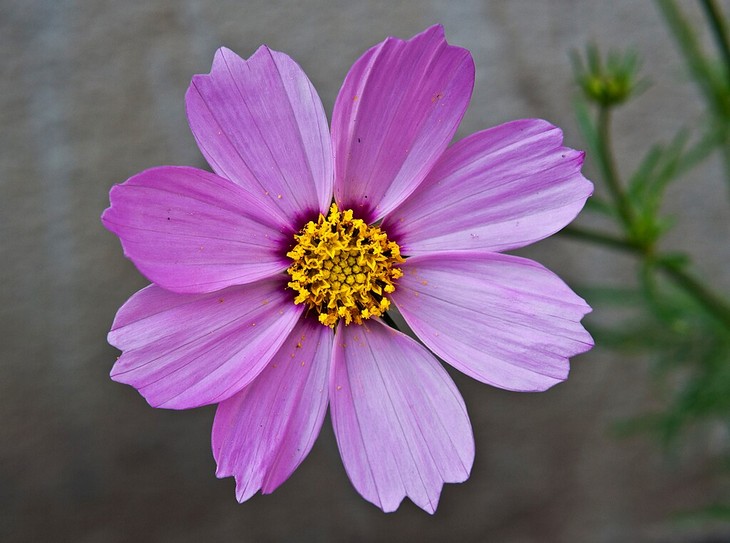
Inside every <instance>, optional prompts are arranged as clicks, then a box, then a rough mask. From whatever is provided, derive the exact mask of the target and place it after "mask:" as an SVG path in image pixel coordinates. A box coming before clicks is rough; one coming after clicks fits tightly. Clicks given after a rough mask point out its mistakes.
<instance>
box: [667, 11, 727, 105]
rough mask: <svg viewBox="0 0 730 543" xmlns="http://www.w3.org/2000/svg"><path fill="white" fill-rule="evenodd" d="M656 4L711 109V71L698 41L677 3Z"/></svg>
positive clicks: (713, 95)
mask: <svg viewBox="0 0 730 543" xmlns="http://www.w3.org/2000/svg"><path fill="white" fill-rule="evenodd" d="M657 6H658V7H659V10H660V11H661V12H662V15H663V16H664V20H665V21H666V22H667V25H668V26H669V29H670V30H671V32H672V34H673V35H674V39H675V40H676V41H677V44H678V45H679V50H680V51H681V53H682V54H683V55H684V59H685V61H686V62H687V65H688V66H689V69H690V71H691V72H692V75H693V76H694V78H693V79H694V80H695V81H696V82H697V84H698V85H699V87H700V90H701V91H702V93H703V94H704V95H705V99H706V100H707V103H708V104H710V105H711V107H712V108H713V109H715V108H717V102H716V97H715V92H714V88H713V85H712V73H711V71H710V68H709V67H708V65H707V62H706V61H705V55H704V54H703V52H702V49H701V48H700V45H699V42H698V41H697V38H696V36H695V34H694V31H693V30H692V27H691V26H690V24H689V23H688V22H687V19H686V18H685V17H684V15H683V14H682V12H681V11H679V8H678V7H677V4H676V3H675V2H674V1H672V0H657Z"/></svg>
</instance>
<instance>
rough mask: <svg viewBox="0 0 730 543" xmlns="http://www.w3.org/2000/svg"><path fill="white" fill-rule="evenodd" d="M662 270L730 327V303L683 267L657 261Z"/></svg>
mask: <svg viewBox="0 0 730 543" xmlns="http://www.w3.org/2000/svg"><path fill="white" fill-rule="evenodd" d="M657 265H658V267H659V269H660V270H661V271H663V272H664V274H665V275H667V276H668V277H669V278H671V279H672V280H673V281H674V283H675V284H677V285H678V286H680V287H682V288H683V289H684V290H685V292H687V293H689V294H691V295H692V296H693V297H694V298H695V300H697V301H698V302H699V303H700V304H701V305H702V306H703V307H704V308H705V309H706V310H707V312H708V313H710V314H711V315H713V316H714V317H715V318H717V319H718V320H719V321H720V322H722V323H723V324H724V325H725V326H726V327H727V328H729V329H730V305H728V304H727V303H726V302H725V301H724V300H722V299H721V298H719V297H717V296H716V295H715V293H714V292H712V291H710V290H709V289H707V288H706V287H705V286H704V285H703V284H702V283H701V282H700V281H698V280H697V279H695V278H694V277H693V276H692V275H690V274H689V273H687V272H685V271H684V270H682V269H681V268H678V267H677V266H675V265H672V264H670V263H668V262H661V261H659V262H657Z"/></svg>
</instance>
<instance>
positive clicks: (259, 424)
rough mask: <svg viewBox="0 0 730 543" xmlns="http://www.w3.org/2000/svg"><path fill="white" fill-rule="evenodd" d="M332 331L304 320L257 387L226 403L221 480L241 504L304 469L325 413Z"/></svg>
mask: <svg viewBox="0 0 730 543" xmlns="http://www.w3.org/2000/svg"><path fill="white" fill-rule="evenodd" d="M332 339H333V335H332V330H330V328H328V327H326V326H322V325H321V324H319V323H318V322H317V321H316V320H312V319H302V320H300V321H299V323H298V324H297V326H296V327H295V328H294V330H292V332H291V334H290V335H289V337H288V338H287V340H286V342H285V343H284V345H282V347H281V349H279V352H277V353H276V356H274V358H272V359H271V361H270V362H269V364H268V365H267V366H266V368H264V369H263V371H262V372H261V373H260V374H259V375H258V377H256V379H255V380H254V382H253V383H251V384H250V385H249V386H247V387H246V388H244V389H243V390H242V391H241V392H239V393H238V394H236V395H235V396H233V397H231V398H229V399H227V400H225V401H223V402H222V403H221V404H220V405H219V406H218V410H217V411H216V414H215V422H214V423H213V437H212V441H213V455H214V456H215V460H216V462H217V464H218V470H217V471H216V474H217V475H218V477H228V476H231V475H233V476H234V477H235V478H236V497H237V498H238V501H239V502H243V501H245V500H247V499H249V498H250V497H251V496H253V495H254V494H255V493H256V492H257V491H258V490H259V489H261V491H262V492H263V493H264V494H268V493H271V492H273V491H274V490H275V489H276V488H277V487H278V486H279V485H280V484H282V483H283V482H284V481H286V479H288V478H289V476H290V475H291V474H292V473H293V472H294V470H295V469H296V468H297V467H298V466H299V464H301V463H302V460H304V458H305V457H306V456H307V454H309V451H310V450H311V448H312V445H314V441H315V439H317V435H319V430H320V428H321V427H322V421H323V420H324V416H325V413H326V412H327V377H328V375H329V367H330V356H331V353H332Z"/></svg>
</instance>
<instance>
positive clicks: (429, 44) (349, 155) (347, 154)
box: [332, 26, 474, 222]
mask: <svg viewBox="0 0 730 543" xmlns="http://www.w3.org/2000/svg"><path fill="white" fill-rule="evenodd" d="M473 85H474V62H473V61H472V58H471V55H470V54H469V51H467V50H466V49H461V48H459V47H453V46H450V45H448V44H447V43H446V39H445V38H444V30H443V28H442V27H441V26H433V27H431V28H429V29H428V30H426V31H424V32H422V33H421V34H418V35H417V36H415V37H413V38H411V39H410V40H408V41H403V40H399V39H397V38H388V39H387V40H385V41H384V42H382V43H380V44H378V45H376V46H375V47H373V48H371V49H370V50H369V51H367V52H366V53H365V54H364V55H363V56H362V57H360V59H359V60H358V61H357V62H356V63H355V64H354V65H353V66H352V68H351V69H350V72H349V73H348V74H347V77H346V78H345V82H344V84H343V85H342V88H341V89H340V93H339V95H338V96H337V101H336V102H335V107H334V112H333V114H332V141H333V145H334V153H335V180H336V181H335V198H336V200H337V202H338V204H340V207H341V208H352V209H353V210H355V211H356V213H357V214H358V216H360V217H361V218H363V219H366V220H369V221H371V222H372V221H375V220H377V219H379V218H381V217H383V216H384V215H385V214H386V213H388V212H389V211H391V210H392V209H393V208H394V207H396V206H397V205H398V204H399V203H400V202H402V201H403V200H404V199H405V198H406V197H407V196H408V195H409V194H410V193H411V192H413V190H414V189H415V188H416V187H417V186H418V185H419V183H421V181H422V180H423V178H424V177H425V176H426V174H427V173H428V171H429V170H430V169H431V168H432V167H433V165H434V164H435V162H436V160H437V159H438V157H439V156H440V155H441V153H442V152H443V151H444V149H446V146H447V145H448V143H449V141H451V138H452V137H453V136H454V133H455V132H456V129H457V127H458V125H459V122H461V118H462V117H463V116H464V112H465V111H466V108H467V106H468V104H469V99H470V97H471V91H472V87H473Z"/></svg>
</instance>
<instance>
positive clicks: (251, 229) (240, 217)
mask: <svg viewBox="0 0 730 543" xmlns="http://www.w3.org/2000/svg"><path fill="white" fill-rule="evenodd" d="M110 200H111V207H109V208H108V209H107V210H106V211H105V212H104V214H103V215H102V222H103V223H104V226H106V227H107V228H108V229H109V230H111V231H112V232H114V233H115V234H117V235H118V236H119V238H120V239H121V242H122V246H123V247H124V253H125V254H126V256H127V257H128V258H130V259H131V260H132V261H133V262H134V263H135V265H136V266H137V268H139V270H140V271H141V272H142V273H143V274H144V275H145V276H146V277H147V278H148V279H149V280H150V281H152V282H154V283H156V284H157V285H159V286H161V287H163V288H165V289H167V290H172V291H174V292H190V293H199V292H212V291H215V290H219V289H221V288H224V287H228V286H231V285H240V284H244V283H250V282H252V281H257V280H259V279H262V278H265V277H269V276H271V275H273V274H276V273H278V272H281V271H283V270H285V269H286V267H287V266H288V263H287V259H286V258H285V257H284V253H285V247H286V245H287V243H288V242H289V240H290V239H291V237H290V236H291V229H290V228H289V227H288V226H287V221H286V219H284V218H282V217H281V216H280V215H279V212H278V210H277V209H276V208H275V207H273V206H272V205H271V204H270V203H268V202H267V201H266V200H265V199H264V198H263V197H261V196H260V195H254V194H251V193H249V192H247V191H245V190H244V189H242V188H241V187H239V186H238V185H234V184H233V183H231V182H230V181H227V180H225V179H223V178H221V177H218V176H217V175H214V174H212V173H208V172H205V171H203V170H197V169H195V168H185V167H176V166H163V167H160V168H153V169H150V170H146V171H144V172H142V173H139V174H137V175H135V176H134V177H132V178H130V179H129V180H127V181H126V182H125V183H123V184H121V185H117V186H115V187H114V188H112V190H111V193H110Z"/></svg>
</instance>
